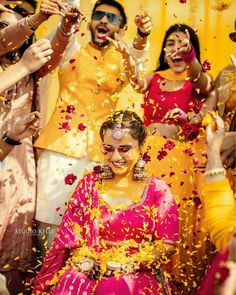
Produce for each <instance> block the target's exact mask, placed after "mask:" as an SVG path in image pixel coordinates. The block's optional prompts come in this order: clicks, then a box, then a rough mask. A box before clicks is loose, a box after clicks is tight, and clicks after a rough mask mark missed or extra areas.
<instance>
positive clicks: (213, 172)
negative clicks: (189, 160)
mask: <svg viewBox="0 0 236 295" xmlns="http://www.w3.org/2000/svg"><path fill="white" fill-rule="evenodd" d="M220 174H223V175H224V176H226V171H225V169H224V168H215V169H211V170H208V171H205V172H204V175H205V176H207V177H209V176H214V175H220Z"/></svg>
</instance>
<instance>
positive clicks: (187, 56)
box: [181, 45, 196, 63]
mask: <svg viewBox="0 0 236 295" xmlns="http://www.w3.org/2000/svg"><path fill="white" fill-rule="evenodd" d="M181 57H182V59H183V61H184V62H186V63H190V62H191V61H193V60H194V59H195V58H196V52H195V50H194V48H193V46H192V45H191V50H190V52H189V53H182V54H181Z"/></svg>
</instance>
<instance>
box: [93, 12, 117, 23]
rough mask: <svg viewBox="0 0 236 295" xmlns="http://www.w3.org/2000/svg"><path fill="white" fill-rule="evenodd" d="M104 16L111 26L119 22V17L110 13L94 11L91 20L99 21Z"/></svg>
mask: <svg viewBox="0 0 236 295" xmlns="http://www.w3.org/2000/svg"><path fill="white" fill-rule="evenodd" d="M104 16H106V17H107V19H108V22H109V23H111V24H113V25H116V24H117V23H118V21H119V20H120V17H119V15H117V14H114V13H110V12H105V11H101V10H96V11H94V12H93V14H92V19H93V20H101V19H102V18H103V17H104Z"/></svg>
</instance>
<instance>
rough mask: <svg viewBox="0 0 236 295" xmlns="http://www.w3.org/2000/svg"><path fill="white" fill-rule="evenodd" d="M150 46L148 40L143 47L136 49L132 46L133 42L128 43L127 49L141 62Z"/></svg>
mask: <svg viewBox="0 0 236 295" xmlns="http://www.w3.org/2000/svg"><path fill="white" fill-rule="evenodd" d="M149 48H150V42H149V41H148V42H147V44H146V46H145V48H143V49H136V48H134V44H133V42H132V43H131V44H130V45H129V50H130V52H131V54H132V55H133V56H134V57H135V58H136V59H137V61H138V62H143V61H144V58H145V56H146V53H147V51H148V50H149Z"/></svg>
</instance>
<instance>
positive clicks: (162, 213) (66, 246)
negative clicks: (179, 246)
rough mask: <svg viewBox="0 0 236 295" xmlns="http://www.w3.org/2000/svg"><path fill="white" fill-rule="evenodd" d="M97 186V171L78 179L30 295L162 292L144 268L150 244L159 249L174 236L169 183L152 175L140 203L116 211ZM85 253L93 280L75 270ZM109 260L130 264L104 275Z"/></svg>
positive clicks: (175, 224)
mask: <svg viewBox="0 0 236 295" xmlns="http://www.w3.org/2000/svg"><path fill="white" fill-rule="evenodd" d="M101 185H102V184H101V182H100V181H99V176H98V174H96V173H91V174H87V175H85V177H84V178H83V179H82V180H81V181H80V182H79V184H78V186H77V188H76V190H75V193H74V195H73V196H72V197H71V199H70V201H69V204H68V208H67V210H66V212H65V214H64V217H63V220H62V223H61V225H60V227H59V229H58V232H57V236H56V237H55V239H54V242H53V245H52V248H51V249H50V251H49V253H48V255H47V256H46V258H45V261H44V264H43V266H42V268H41V270H40V272H39V273H38V275H37V277H36V279H35V282H34V291H33V294H57V295H59V294H61V295H62V294H63V295H65V294H67V295H69V294H71V295H73V294H79V295H86V294H96V295H99V294H101V295H112V294H114V295H115V294H122V295H138V294H140V295H141V294H166V293H165V291H164V289H165V287H164V286H163V284H161V283H159V282H158V281H157V279H156V277H157V276H156V275H155V273H154V272H153V271H152V269H151V268H148V267H146V266H147V265H151V264H152V263H153V262H154V261H156V257H157V256H156V253H157V252H155V254H154V245H155V246H156V248H155V249H159V250H160V249H162V250H163V249H165V248H164V247H165V246H164V245H171V246H172V245H175V243H176V241H177V240H178V210H177V206H176V202H175V199H174V197H173V195H172V193H171V192H170V190H169V187H168V186H167V185H166V183H165V182H163V181H162V180H160V179H157V178H156V177H151V178H149V179H148V180H147V183H146V187H145V190H144V192H143V194H142V197H141V200H140V201H139V202H137V203H134V204H132V205H130V206H128V207H126V208H125V209H116V210H115V209H112V208H111V207H110V206H109V205H108V204H106V203H105V202H104V201H102V200H101V197H99V192H100V190H101V187H100V186H101ZM163 251H164V250H163ZM84 257H88V258H94V259H95V260H96V261H98V263H99V265H100V267H101V276H100V278H99V279H98V280H91V279H89V278H88V276H86V274H84V273H82V272H80V270H79V268H78V262H79V261H80V260H81V258H84ZM110 261H113V262H115V263H116V262H118V263H122V265H126V266H128V265H131V264H132V265H133V266H134V268H132V271H130V272H129V271H126V272H124V273H121V274H118V275H115V276H108V277H104V276H103V274H104V273H105V272H106V267H107V263H108V262H110ZM143 261H145V265H146V266H145V267H143V268H141V270H140V267H139V270H138V271H137V270H136V271H135V270H134V269H135V264H136V265H137V264H138V265H139V266H140V262H143ZM159 265H160V263H159Z"/></svg>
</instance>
